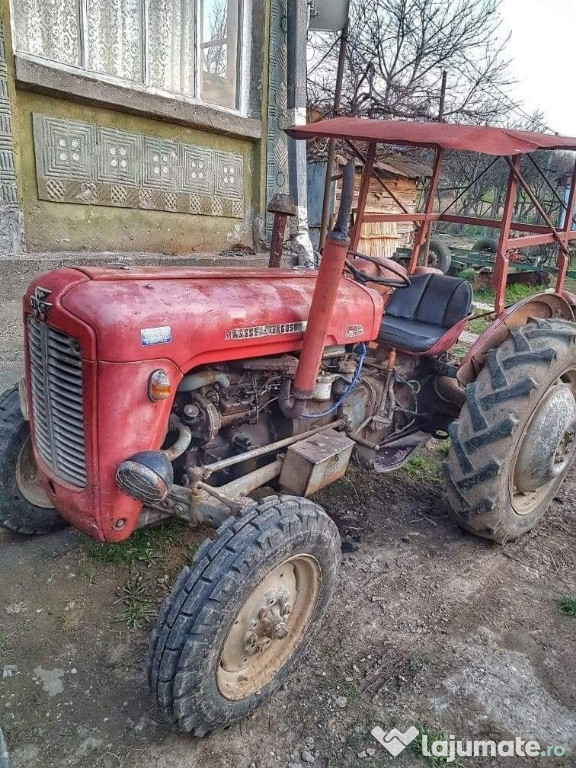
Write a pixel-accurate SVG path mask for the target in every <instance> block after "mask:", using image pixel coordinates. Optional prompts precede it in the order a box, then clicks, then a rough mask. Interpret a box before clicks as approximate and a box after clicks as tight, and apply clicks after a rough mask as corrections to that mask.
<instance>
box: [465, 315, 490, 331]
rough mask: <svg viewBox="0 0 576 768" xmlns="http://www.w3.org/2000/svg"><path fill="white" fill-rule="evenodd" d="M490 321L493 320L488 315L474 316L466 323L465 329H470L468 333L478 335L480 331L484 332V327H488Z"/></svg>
mask: <svg viewBox="0 0 576 768" xmlns="http://www.w3.org/2000/svg"><path fill="white" fill-rule="evenodd" d="M492 322H493V320H492V319H490V318H488V317H474V318H472V320H470V322H469V323H468V326H467V330H468V331H470V333H477V334H478V335H480V334H481V333H484V331H485V330H486V328H489V327H490V326H491V325H492Z"/></svg>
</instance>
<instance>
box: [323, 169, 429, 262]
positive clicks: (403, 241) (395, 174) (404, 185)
mask: <svg viewBox="0 0 576 768" xmlns="http://www.w3.org/2000/svg"><path fill="white" fill-rule="evenodd" d="M346 162H347V160H346V159H345V158H339V159H338V163H339V170H338V175H340V173H341V172H342V167H343V165H344V163H346ZM374 168H375V171H376V173H377V174H378V176H379V177H380V179H381V180H382V182H383V183H384V185H385V186H386V188H387V190H389V192H388V191H387V190H386V189H384V187H383V186H382V184H380V183H379V182H378V180H377V179H375V178H373V179H372V181H371V183H370V192H369V195H368V201H367V204H366V212H367V213H402V210H401V208H400V207H399V205H398V204H397V203H396V202H395V200H394V197H396V198H397V199H398V200H399V201H400V202H401V203H402V205H403V206H404V208H405V209H406V210H407V211H408V212H410V213H413V212H414V211H416V209H417V207H418V202H419V196H420V192H421V190H422V187H423V185H424V184H425V182H426V179H427V178H428V177H430V176H431V174H432V169H431V168H429V167H428V166H425V165H422V164H421V163H418V162H415V161H413V160H410V159H409V158H407V157H405V156H404V155H389V156H386V157H382V158H380V159H379V160H378V162H377V163H376V164H375V166H374ZM361 179H362V166H361V165H360V164H358V166H357V170H356V182H355V185H354V188H355V200H354V209H355V208H356V204H357V200H358V193H359V190H360V182H361ZM341 185H342V181H341V180H339V181H338V182H337V186H336V195H335V198H336V200H335V203H336V205H335V211H337V210H338V203H339V201H340V191H341ZM390 193H392V194H390ZM392 195H394V197H392ZM413 237H414V224H413V223H412V222H403V223H396V222H375V223H366V224H364V226H363V227H362V238H361V240H360V244H359V246H358V250H359V251H360V252H361V253H365V254H367V255H368V256H385V257H387V258H392V256H393V255H394V252H395V251H396V249H397V248H404V247H409V246H411V245H412V240H413Z"/></svg>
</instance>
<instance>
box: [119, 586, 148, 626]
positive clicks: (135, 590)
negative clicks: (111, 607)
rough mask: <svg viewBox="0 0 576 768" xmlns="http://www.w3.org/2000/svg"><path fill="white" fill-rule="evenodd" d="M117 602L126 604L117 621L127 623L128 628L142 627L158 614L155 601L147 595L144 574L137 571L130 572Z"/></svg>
mask: <svg viewBox="0 0 576 768" xmlns="http://www.w3.org/2000/svg"><path fill="white" fill-rule="evenodd" d="M116 602H117V603H123V604H124V609H123V611H122V613H121V614H120V615H119V616H118V617H117V619H116V621H119V622H122V623H123V624H126V626H127V627H128V629H141V628H142V627H143V626H144V625H145V624H146V623H147V622H148V621H150V620H151V619H153V618H154V616H155V615H156V608H155V606H154V603H155V601H154V600H151V599H150V598H148V597H147V595H146V589H145V587H144V582H143V580H142V576H141V574H139V573H137V572H132V573H131V574H130V576H129V578H128V581H127V582H126V584H125V585H124V587H123V588H122V590H121V592H120V597H119V599H118V600H117V601H116Z"/></svg>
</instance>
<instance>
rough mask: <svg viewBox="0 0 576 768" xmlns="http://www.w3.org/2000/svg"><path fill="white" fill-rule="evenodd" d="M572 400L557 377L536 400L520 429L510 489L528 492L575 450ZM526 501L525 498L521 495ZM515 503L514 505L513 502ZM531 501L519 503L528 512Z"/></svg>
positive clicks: (555, 473) (549, 478)
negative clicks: (535, 405) (520, 433)
mask: <svg viewBox="0 0 576 768" xmlns="http://www.w3.org/2000/svg"><path fill="white" fill-rule="evenodd" d="M575 438H576V400H575V399H574V392H573V389H572V386H570V385H569V384H568V383H565V382H564V381H562V380H561V379H559V380H558V381H557V382H556V383H555V384H554V385H553V386H552V387H551V388H550V389H549V391H548V392H547V393H546V395H545V396H544V397H543V398H542V400H541V401H540V403H539V404H538V406H537V408H536V410H535V412H534V414H533V415H532V418H531V419H530V422H529V423H528V425H527V426H526V428H525V430H524V435H523V436H522V440H521V443H520V446H519V450H518V453H517V456H516V462H515V466H514V474H513V478H514V491H515V492H516V494H525V495H530V496H531V497H532V498H533V501H534V503H536V502H537V501H538V499H537V498H536V497H537V495H538V491H540V490H542V489H545V488H546V486H548V485H549V484H550V483H551V482H553V481H554V480H556V479H558V478H559V477H561V476H562V475H563V474H564V473H565V472H566V470H567V469H568V467H569V466H570V463H571V461H572V459H573V457H574V452H575V450H576V439H575ZM525 501H526V502H528V501H529V499H525ZM514 506H515V507H517V505H516V504H515V505H514ZM532 506H533V505H532V504H520V507H519V508H517V510H516V511H517V512H519V513H520V514H528V513H529V512H530V510H531V508H532Z"/></svg>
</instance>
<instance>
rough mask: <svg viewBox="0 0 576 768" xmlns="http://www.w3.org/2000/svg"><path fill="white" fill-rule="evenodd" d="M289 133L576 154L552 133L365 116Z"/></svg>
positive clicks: (572, 143) (575, 146)
mask: <svg viewBox="0 0 576 768" xmlns="http://www.w3.org/2000/svg"><path fill="white" fill-rule="evenodd" d="M286 133H287V134H288V135H289V136H291V137H292V138H293V139H311V138H314V137H316V136H325V137H328V138H336V139H358V140H361V141H377V142H385V143H387V144H399V145H407V146H413V147H442V148H443V149H460V150H467V151H469V152H482V153H483V154H486V155H521V154H524V153H526V152H535V151H536V150H537V149H569V150H574V151H576V139H571V138H568V137H567V136H552V135H550V134H548V133H530V132H529V131H513V130H510V129H508V128H491V127H487V126H481V125H448V124H446V123H413V122H408V121H403V120H367V119H364V118H361V117H337V118H334V119H333V120H320V121H319V122H317V123H310V124H309V125H300V126H293V127H292V128H288V129H287V131H286Z"/></svg>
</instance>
